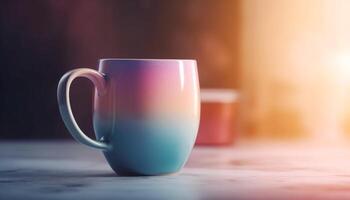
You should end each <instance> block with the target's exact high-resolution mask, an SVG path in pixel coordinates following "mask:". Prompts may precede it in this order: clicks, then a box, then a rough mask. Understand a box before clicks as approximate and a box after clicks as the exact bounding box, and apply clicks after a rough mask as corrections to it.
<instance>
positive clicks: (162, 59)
mask: <svg viewBox="0 0 350 200" xmlns="http://www.w3.org/2000/svg"><path fill="white" fill-rule="evenodd" d="M99 61H100V62H103V61H153V62H166V61H191V62H197V60H195V59H175V58H100V59H99Z"/></svg>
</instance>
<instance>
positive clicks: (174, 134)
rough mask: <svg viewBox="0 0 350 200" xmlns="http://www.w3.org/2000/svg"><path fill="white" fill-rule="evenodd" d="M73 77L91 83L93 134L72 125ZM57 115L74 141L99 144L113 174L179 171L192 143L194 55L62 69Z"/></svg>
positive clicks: (196, 104) (196, 109) (196, 103)
mask: <svg viewBox="0 0 350 200" xmlns="http://www.w3.org/2000/svg"><path fill="white" fill-rule="evenodd" d="M77 77H85V78H88V79H89V80H91V81H92V82H93V83H94V85H95V87H96V90H95V96H94V112H93V126H94V130H95V135H96V138H97V140H93V139H91V138H89V137H88V136H86V135H85V134H84V133H83V132H82V131H81V129H80V128H79V127H78V125H77V123H76V121H75V119H74V116H73V113H72V110H71V106H70V99H69V90H70V85H71V83H72V82H73V80H74V79H76V78H77ZM57 98H58V104H59V109H60V113H61V116H62V119H63V121H64V123H65V125H66V127H67V129H68V130H69V132H70V134H71V135H72V136H73V138H75V139H76V140H77V141H78V142H80V143H82V144H85V145H88V146H90V147H94V148H97V149H101V150H103V153H104V155H105V157H106V159H107V161H108V163H109V165H110V166H111V167H112V169H113V170H114V171H115V172H116V173H117V174H119V175H160V174H168V173H173V172H177V171H179V170H180V169H181V168H182V167H183V165H184V164H185V162H186V161H187V159H188V157H189V155H190V152H191V150H192V148H193V145H194V142H195V139H196V136H197V131H198V126H199V118H200V96H199V82H198V73H197V64H196V61H195V60H175V59H101V60H100V61H99V71H95V70H93V69H88V68H80V69H75V70H72V71H69V72H67V73H66V74H65V75H64V76H63V77H62V78H61V80H60V82H59V84H58V91H57Z"/></svg>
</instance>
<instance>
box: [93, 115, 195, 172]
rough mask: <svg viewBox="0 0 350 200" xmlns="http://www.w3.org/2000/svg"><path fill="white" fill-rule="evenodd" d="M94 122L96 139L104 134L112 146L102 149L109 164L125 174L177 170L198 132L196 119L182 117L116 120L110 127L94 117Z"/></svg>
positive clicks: (186, 156) (189, 151)
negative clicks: (108, 148)
mask: <svg viewBox="0 0 350 200" xmlns="http://www.w3.org/2000/svg"><path fill="white" fill-rule="evenodd" d="M101 122H103V123H104V124H103V126H101V125H102V123H101ZM94 125H95V129H96V133H97V136H98V138H101V137H102V136H104V137H105V138H106V140H107V142H108V143H109V144H110V145H111V146H112V149H111V150H109V151H105V152H104V155H105V157H106V159H107V161H108V163H109V165H110V166H111V167H112V169H113V170H114V171H115V172H116V173H117V174H118V175H126V176H130V175H162V174H169V173H175V172H178V171H179V170H181V168H182V167H183V166H184V164H185V163H186V161H187V159H188V157H189V155H190V153H191V150H192V148H193V145H194V142H195V139H196V135H197V131H198V121H196V120H185V119H180V120H179V119H176V120H174V119H160V120H154V119H153V120H130V119H128V120H116V121H115V122H114V125H111V126H106V122H105V121H99V120H98V119H95V123H94ZM106 127H109V128H107V129H106Z"/></svg>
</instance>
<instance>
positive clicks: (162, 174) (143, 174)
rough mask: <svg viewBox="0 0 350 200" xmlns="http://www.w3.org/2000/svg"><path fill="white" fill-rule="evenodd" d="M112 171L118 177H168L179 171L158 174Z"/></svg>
mask: <svg viewBox="0 0 350 200" xmlns="http://www.w3.org/2000/svg"><path fill="white" fill-rule="evenodd" d="M113 171H114V172H115V173H116V174H117V175H118V176H170V175H175V174H178V173H179V172H180V170H177V171H173V172H160V173H139V172H133V171H127V170H120V169H119V170H116V169H113Z"/></svg>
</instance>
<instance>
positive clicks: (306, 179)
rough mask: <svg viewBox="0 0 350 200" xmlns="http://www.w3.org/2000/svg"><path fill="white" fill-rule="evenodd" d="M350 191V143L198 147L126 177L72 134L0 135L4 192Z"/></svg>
mask: <svg viewBox="0 0 350 200" xmlns="http://www.w3.org/2000/svg"><path fill="white" fill-rule="evenodd" d="M98 198H100V199H174V200H179V199H350V145H331V146H319V145H312V144H275V143H273V144H272V143H270V144H268V143H258V144H255V143H253V144H251V143H248V144H238V145H235V146H232V147H220V148H214V147H196V148H195V149H194V150H193V152H192V155H191V157H190V160H189V162H188V163H187V164H186V166H185V168H184V169H183V170H182V171H181V172H180V173H178V174H173V175H166V176H153V177H151V176H147V177H119V176H117V175H115V174H114V173H113V172H112V170H111V169H110V168H109V166H108V165H107V163H106V162H105V160H104V158H103V155H102V153H101V152H99V151H96V150H94V149H90V148H88V147H85V146H83V145H80V144H78V143H76V142H73V141H55V142H50V141H44V142H43V141H20V142H13V141H2V142H0V199H1V200H2V199H6V200H7V199H9V200H10V199H29V200H30V199H87V200H88V199H98Z"/></svg>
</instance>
